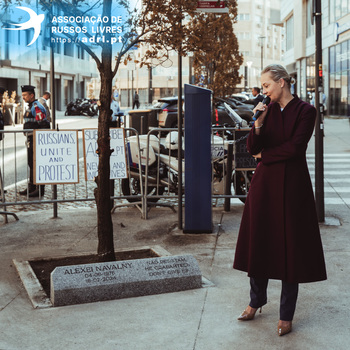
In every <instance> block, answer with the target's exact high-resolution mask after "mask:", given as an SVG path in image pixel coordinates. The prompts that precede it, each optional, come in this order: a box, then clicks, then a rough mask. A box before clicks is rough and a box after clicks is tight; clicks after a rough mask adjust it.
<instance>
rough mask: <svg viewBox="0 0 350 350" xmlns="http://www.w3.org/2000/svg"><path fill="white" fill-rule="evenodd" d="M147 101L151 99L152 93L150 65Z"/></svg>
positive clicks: (149, 69) (150, 68)
mask: <svg viewBox="0 0 350 350" xmlns="http://www.w3.org/2000/svg"><path fill="white" fill-rule="evenodd" d="M148 84H149V85H148V103H149V104H151V103H152V101H153V93H152V66H150V67H149V68H148Z"/></svg>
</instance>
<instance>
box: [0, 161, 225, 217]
mask: <svg viewBox="0 0 350 350" xmlns="http://www.w3.org/2000/svg"><path fill="white" fill-rule="evenodd" d="M79 179H80V181H79V183H78V184H69V185H57V199H59V200H64V201H67V200H71V201H67V202H59V203H58V207H59V208H61V209H70V208H96V202H95V198H94V189H95V188H96V183H95V182H94V181H85V172H84V161H83V160H80V161H79ZM120 183H121V180H115V187H114V195H115V196H116V197H118V196H122V195H123V194H122V193H121V186H120ZM52 187H53V186H51V185H46V186H45V195H44V196H43V197H41V198H27V196H21V195H19V194H18V192H19V191H22V190H23V189H25V186H24V185H22V186H19V187H17V188H15V187H14V186H13V187H8V188H6V191H7V192H6V194H5V200H6V201H5V202H6V203H16V204H15V205H10V206H7V207H6V210H7V211H9V212H12V213H19V212H23V211H25V212H28V211H38V210H49V209H52V208H53V203H48V202H47V201H50V200H51V199H52V198H53V197H52V193H53V192H52ZM0 199H1V196H0ZM220 202H222V201H220ZM127 203H128V201H127V200H126V199H115V200H114V204H115V205H117V204H127ZM158 203H159V204H160V203H162V204H166V205H169V204H170V205H176V204H177V199H176V198H164V199H161V200H159V202H158ZM213 204H214V205H217V203H216V201H215V202H214V203H213ZM0 210H4V209H3V207H0Z"/></svg>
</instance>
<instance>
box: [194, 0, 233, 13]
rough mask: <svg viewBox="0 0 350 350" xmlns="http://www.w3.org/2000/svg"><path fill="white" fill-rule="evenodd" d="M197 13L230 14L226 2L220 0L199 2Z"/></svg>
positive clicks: (201, 0) (200, 0)
mask: <svg viewBox="0 0 350 350" xmlns="http://www.w3.org/2000/svg"><path fill="white" fill-rule="evenodd" d="M197 11H200V12H209V13H228V8H227V7H226V2H225V1H220V0H210V1H207V0H198V1H197Z"/></svg>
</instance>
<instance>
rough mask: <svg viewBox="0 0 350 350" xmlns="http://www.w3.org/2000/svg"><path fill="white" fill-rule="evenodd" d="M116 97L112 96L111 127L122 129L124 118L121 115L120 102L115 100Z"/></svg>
mask: <svg viewBox="0 0 350 350" xmlns="http://www.w3.org/2000/svg"><path fill="white" fill-rule="evenodd" d="M114 96H115V95H113V94H112V96H111V107H110V108H111V112H112V115H111V123H110V126H111V127H112V128H120V127H121V124H123V117H122V116H121V113H120V107H119V103H118V101H116V100H115V98H114Z"/></svg>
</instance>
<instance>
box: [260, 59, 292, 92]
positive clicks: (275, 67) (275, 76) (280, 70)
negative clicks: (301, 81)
mask: <svg viewBox="0 0 350 350" xmlns="http://www.w3.org/2000/svg"><path fill="white" fill-rule="evenodd" d="M265 73H270V74H271V77H272V80H273V81H274V82H276V83H277V82H278V81H279V80H280V79H283V80H284V81H285V82H286V83H287V85H288V86H289V88H290V86H291V85H292V84H294V83H295V80H294V78H293V77H291V76H290V75H289V74H288V72H287V71H286V69H285V68H284V67H283V66H281V65H280V64H270V65H268V66H266V67H265V68H264V70H263V71H262V72H261V74H265Z"/></svg>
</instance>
